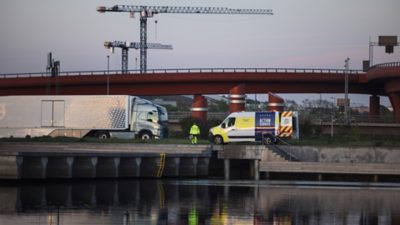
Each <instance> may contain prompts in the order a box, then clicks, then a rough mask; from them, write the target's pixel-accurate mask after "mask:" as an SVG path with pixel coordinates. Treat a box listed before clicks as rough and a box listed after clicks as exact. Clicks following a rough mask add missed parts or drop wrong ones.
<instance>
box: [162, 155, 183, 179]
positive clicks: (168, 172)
mask: <svg viewBox="0 0 400 225" xmlns="http://www.w3.org/2000/svg"><path fill="white" fill-rule="evenodd" d="M179 165H180V158H179V157H173V158H166V160H165V166H164V173H163V177H179Z"/></svg>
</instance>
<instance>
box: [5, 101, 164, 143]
mask: <svg viewBox="0 0 400 225" xmlns="http://www.w3.org/2000/svg"><path fill="white" fill-rule="evenodd" d="M167 123H168V113H167V110H166V109H165V108H164V107H163V106H160V105H157V104H154V103H152V102H150V101H148V100H145V99H142V98H139V97H136V96H129V95H47V96H45V95H43V96H3V97H0V138H1V137H3V138H4V137H28V136H29V137H40V136H52V137H56V136H66V137H77V138H82V137H88V136H89V137H97V138H102V139H105V138H111V137H117V138H140V139H151V138H155V139H158V138H163V137H166V136H167V135H168V126H167Z"/></svg>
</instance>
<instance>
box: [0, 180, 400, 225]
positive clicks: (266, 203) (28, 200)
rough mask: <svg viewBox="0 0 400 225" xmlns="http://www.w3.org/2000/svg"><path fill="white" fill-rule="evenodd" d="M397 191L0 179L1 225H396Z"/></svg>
mask: <svg viewBox="0 0 400 225" xmlns="http://www.w3.org/2000/svg"><path fill="white" fill-rule="evenodd" d="M399 194H400V191H399V190H397V189H392V190H384V189H363V188H360V189H352V188H317V187H314V188H301V187H288V186H282V187H278V186H267V185H264V186H247V187H238V186H229V185H223V186H218V185H210V183H208V182H203V183H200V184H199V183H190V182H189V183H188V182H185V183H184V182H179V181H156V180H107V181H94V182H93V181H90V182H70V183H45V184H42V183H28V184H21V183H19V184H15V185H5V184H0V224H15V225H18V224H43V225H53V224H63V225H67V224H123V225H128V224H129V225H131V224H188V225H196V224H212V225H226V224H266V225H309V224H310V225H314V224H315V225H328V224H338V225H397V224H400V195H399Z"/></svg>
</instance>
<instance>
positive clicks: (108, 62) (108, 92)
mask: <svg viewBox="0 0 400 225" xmlns="http://www.w3.org/2000/svg"><path fill="white" fill-rule="evenodd" d="M109 94H110V56H109V55H107V95H109Z"/></svg>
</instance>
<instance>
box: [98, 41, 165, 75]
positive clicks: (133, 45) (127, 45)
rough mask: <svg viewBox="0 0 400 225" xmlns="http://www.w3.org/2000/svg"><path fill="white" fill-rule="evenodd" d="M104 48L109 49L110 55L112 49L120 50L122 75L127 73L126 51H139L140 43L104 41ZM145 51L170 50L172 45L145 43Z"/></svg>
mask: <svg viewBox="0 0 400 225" xmlns="http://www.w3.org/2000/svg"><path fill="white" fill-rule="evenodd" d="M104 47H105V48H107V49H110V51H111V52H112V53H114V48H121V55H122V59H121V64H122V65H121V70H122V72H123V73H126V72H127V71H128V51H129V49H130V48H133V49H140V48H141V43H139V42H124V41H114V42H109V41H106V42H104ZM146 49H168V50H171V49H172V45H163V44H160V43H147V47H146Z"/></svg>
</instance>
